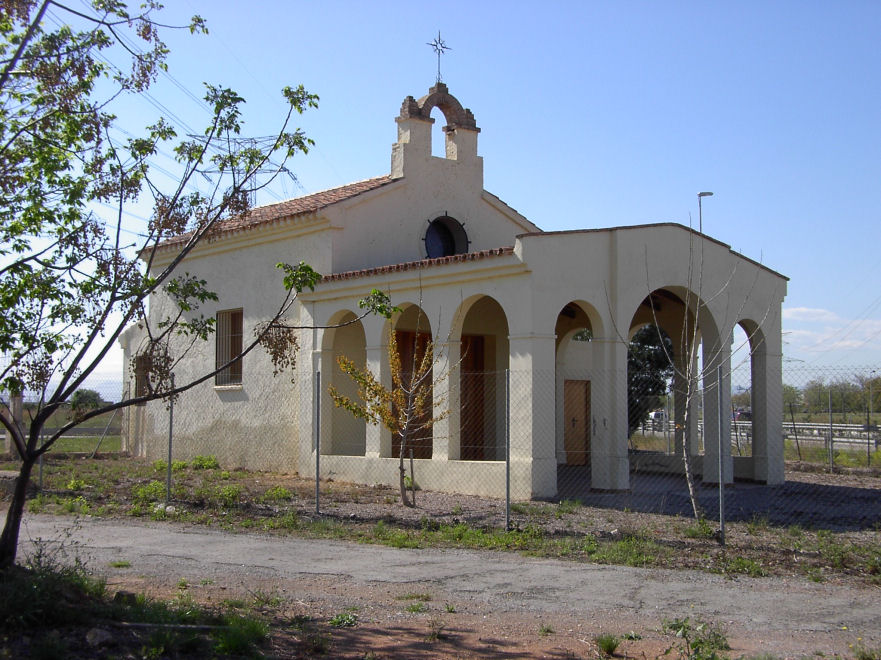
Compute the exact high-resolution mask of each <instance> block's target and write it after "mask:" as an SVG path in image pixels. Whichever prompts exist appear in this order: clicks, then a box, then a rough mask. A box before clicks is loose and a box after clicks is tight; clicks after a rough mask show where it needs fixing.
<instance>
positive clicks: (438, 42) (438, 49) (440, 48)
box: [425, 30, 453, 82]
mask: <svg viewBox="0 0 881 660" xmlns="http://www.w3.org/2000/svg"><path fill="white" fill-rule="evenodd" d="M425 45H426V46H431V47H432V48H433V49H434V52H435V53H437V82H441V80H442V78H441V71H440V60H441V55H443V54H444V51H446V50H453V49H452V48H450V47H449V46H447V44H446V43H444V40H443V39H441V34H440V30H438V31H437V37H436V38H435V39H434V40H433V41H429V42H428V43H427V44H425Z"/></svg>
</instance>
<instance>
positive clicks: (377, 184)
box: [160, 174, 395, 247]
mask: <svg viewBox="0 0 881 660" xmlns="http://www.w3.org/2000/svg"><path fill="white" fill-rule="evenodd" d="M392 181H395V179H393V178H392V177H391V176H389V175H388V174H384V175H382V176H377V177H373V178H372V179H364V180H363V181H355V182H353V183H347V184H345V185H343V186H337V187H336V188H328V189H327V190H320V191H318V192H315V193H312V194H310V195H304V196H303V197H294V198H293V199H286V200H284V201H281V202H276V203H274V204H266V205H264V206H257V207H255V208H253V209H251V210H250V211H248V213H247V214H246V215H244V216H239V217H235V218H229V219H227V220H224V221H223V222H219V223H217V225H216V226H215V227H214V228H213V229H212V231H211V232H209V233H208V235H206V237H205V239H206V240H208V241H213V240H216V239H217V238H219V237H220V236H224V235H227V234H231V233H235V232H239V231H245V230H249V229H255V228H257V227H262V226H264V225H268V224H270V223H273V222H276V221H278V220H281V219H282V218H288V217H293V216H297V215H303V214H306V213H315V212H316V211H320V210H321V209H323V208H327V207H328V206H331V205H332V204H336V203H338V202H342V201H345V200H347V199H351V198H353V197H357V196H358V195H361V194H363V193H365V192H368V191H370V190H375V189H376V188H381V187H382V186H385V185H387V184H389V183H391V182H392ZM191 233H192V232H187V233H185V234H180V235H179V236H175V237H173V238H170V239H168V240H167V241H163V242H162V244H161V245H160V247H169V246H172V245H177V244H179V243H183V242H185V241H186V240H187V238H189V236H190V235H191Z"/></svg>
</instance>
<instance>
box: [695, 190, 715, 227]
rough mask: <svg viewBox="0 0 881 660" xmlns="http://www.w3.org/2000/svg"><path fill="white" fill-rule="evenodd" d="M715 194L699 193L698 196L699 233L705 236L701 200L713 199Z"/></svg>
mask: <svg viewBox="0 0 881 660" xmlns="http://www.w3.org/2000/svg"><path fill="white" fill-rule="evenodd" d="M712 196H713V193H711V192H699V193H698V194H697V217H698V231H699V232H700V233H701V234H703V233H704V213H703V209H702V208H701V200H702V199H703V198H704V197H712Z"/></svg>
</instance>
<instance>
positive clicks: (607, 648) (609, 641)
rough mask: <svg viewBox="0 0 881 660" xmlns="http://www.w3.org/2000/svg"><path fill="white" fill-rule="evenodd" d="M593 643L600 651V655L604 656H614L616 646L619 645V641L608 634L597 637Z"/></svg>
mask: <svg viewBox="0 0 881 660" xmlns="http://www.w3.org/2000/svg"><path fill="white" fill-rule="evenodd" d="M593 641H594V644H596V645H597V648H598V649H599V650H600V653H602V654H603V655H604V656H610V655H614V653H615V651H616V650H617V649H618V645H619V644H620V643H621V640H620V639H618V638H617V637H616V636H615V635H612V634H610V633H603V634H602V635H597V636H596V637H594V638H593Z"/></svg>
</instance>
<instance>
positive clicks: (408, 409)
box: [329, 330, 450, 507]
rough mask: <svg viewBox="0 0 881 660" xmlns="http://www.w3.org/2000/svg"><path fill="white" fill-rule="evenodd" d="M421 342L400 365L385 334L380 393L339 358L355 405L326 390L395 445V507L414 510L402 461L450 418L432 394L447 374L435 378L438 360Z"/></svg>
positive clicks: (365, 374) (442, 399) (418, 339)
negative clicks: (386, 379)
mask: <svg viewBox="0 0 881 660" xmlns="http://www.w3.org/2000/svg"><path fill="white" fill-rule="evenodd" d="M423 337H424V335H420V334H418V333H417V334H416V336H415V338H414V342H415V344H414V346H413V347H412V348H413V350H412V351H409V350H408V351H407V353H409V354H411V355H412V357H411V358H410V359H409V360H405V359H403V357H402V353H401V350H400V348H399V346H398V338H397V333H396V332H395V331H394V330H390V331H389V342H388V356H389V366H390V369H391V376H392V384H391V387H390V388H389V387H385V386H384V385H383V384H382V383H381V382H380V381H379V380H378V379H377V377H376V376H375V375H374V374H373V373H371V372H370V371H369V370H368V369H366V368H365V369H362V368H361V367H359V366H358V365H356V364H355V362H354V361H352V360H350V359H349V358H347V357H346V356H344V355H341V356H339V358H338V359H337V363H338V364H339V366H340V369H341V370H342V371H343V373H345V374H346V375H348V376H349V378H351V379H352V380H353V381H354V382H355V384H356V385H357V386H358V398H359V399H360V401H353V400H352V399H350V398H349V397H347V396H345V395H343V394H341V393H340V392H339V391H338V390H337V389H336V388H334V387H333V386H331V387H330V388H329V392H330V396H331V398H332V399H333V402H334V405H335V406H337V407H338V408H343V409H345V410H348V411H349V412H350V413H352V414H353V415H354V416H355V417H358V418H360V419H363V420H366V421H367V422H370V423H371V424H382V425H383V426H384V427H385V428H387V429H388V430H389V431H391V433H392V435H393V436H394V437H395V438H396V439H397V440H398V441H399V444H400V452H399V461H398V470H399V483H400V489H401V502H402V503H403V504H404V506H410V507H412V506H415V502H414V501H413V499H412V498H411V497H410V496H409V495H408V494H407V487H406V479H405V477H406V472H405V469H404V457H405V456H407V455H408V451H409V449H410V448H411V447H412V446H413V444H414V442H415V441H416V440H417V439H418V438H419V437H420V435H421V434H422V433H423V432H425V431H428V430H430V429H431V428H432V427H433V426H434V424H435V423H436V422H439V421H440V420H442V419H444V418H445V417H447V415H449V414H450V411H449V408H447V407H446V405H445V404H446V401H447V398H446V396H438V395H436V394H435V393H434V383H435V382H436V379H437V380H439V379H441V378H443V377H445V376H446V372H447V370H446V369H444V370H443V372H444V373H441V374H438V375H437V377H436V376H435V367H436V366H438V365H439V363H440V361H441V360H440V358H439V357H437V356H436V355H435V350H434V342H432V341H431V339H429V338H425V339H423ZM414 488H415V485H414Z"/></svg>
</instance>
